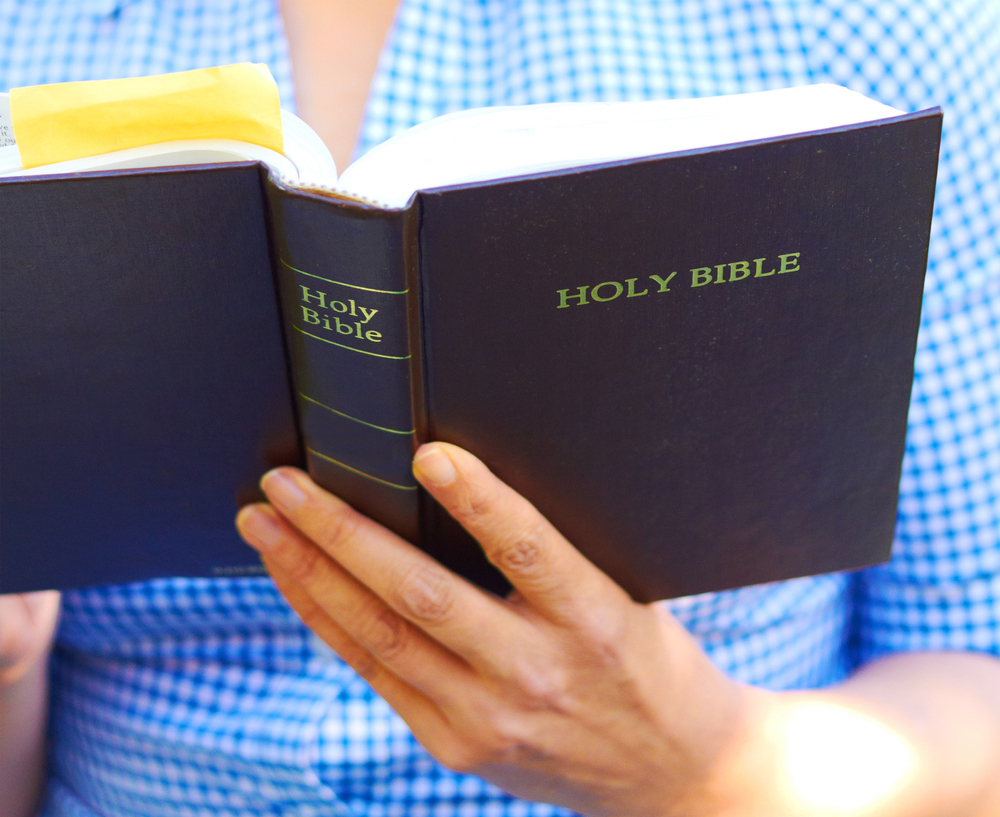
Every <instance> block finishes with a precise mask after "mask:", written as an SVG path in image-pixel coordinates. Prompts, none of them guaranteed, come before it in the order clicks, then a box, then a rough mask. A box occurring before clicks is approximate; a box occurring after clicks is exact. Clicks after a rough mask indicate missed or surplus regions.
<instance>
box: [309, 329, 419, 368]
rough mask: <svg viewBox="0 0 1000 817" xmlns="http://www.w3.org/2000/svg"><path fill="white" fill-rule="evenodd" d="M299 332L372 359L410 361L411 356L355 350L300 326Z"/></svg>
mask: <svg viewBox="0 0 1000 817" xmlns="http://www.w3.org/2000/svg"><path fill="white" fill-rule="evenodd" d="M295 328H296V329H297V330H298V331H299V332H301V333H302V334H303V335H305V336H306V337H307V338H315V339H316V340H321V341H323V343H329V344H331V345H332V346H339V347H340V348H341V349H350V350H351V351H352V352H357V353H358V354H361V355H371V356H372V357H384V358H387V359H388V360H409V359H410V355H380V354H378V353H377V352H366V351H365V350H364V349H355V348H354V347H353V346H346V345H344V344H343V343H337V342H336V341H333V340H328V339H327V338H321V337H320V336H319V335H313V334H312V333H310V332H307V331H306V330H305V329H302V328H300V327H298V326H296V327H295Z"/></svg>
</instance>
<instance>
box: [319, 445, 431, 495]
mask: <svg viewBox="0 0 1000 817" xmlns="http://www.w3.org/2000/svg"><path fill="white" fill-rule="evenodd" d="M307 451H309V453H310V454H315V455H316V456H317V457H321V458H322V459H324V460H326V461H327V462H332V463H333V464H334V465H339V466H340V467H341V468H344V469H346V470H348V471H351V472H353V473H355V474H358V475H359V476H362V477H365V478H366V479H370V480H373V481H374V482H381V483H382V484H383V485H388V486H389V487H390V488H398V489H399V490H401V491H415V490H417V486H416V485H397V484H396V483H395V482H388V481H387V480H384V479H379V478H378V477H373V476H372V475H371V474H366V473H365V472H364V471H359V470H358V469H357V468H351V466H350V465H345V464H344V463H342V462H339V461H338V460H335V459H334V458H333V457H328V456H327V455H326V454H321V453H320V452H319V451H316V450H314V449H312V448H309V449H307Z"/></svg>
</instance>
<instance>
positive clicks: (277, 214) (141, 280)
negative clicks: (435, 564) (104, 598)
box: [0, 111, 940, 600]
mask: <svg viewBox="0 0 1000 817" xmlns="http://www.w3.org/2000/svg"><path fill="white" fill-rule="evenodd" d="M939 135H940V113H939V112H937V111H930V112H924V113H922V114H914V115H909V116H904V117H899V118H897V119H893V120H887V121H883V122H880V123H877V124H872V125H862V126H851V127H847V128H841V129H838V130H835V131H830V132H822V133H815V134H808V135H803V136H796V137H789V138H784V139H776V140H767V141H765V142H761V143H752V144H746V145H734V146H727V147H724V148H716V149H706V150H701V151H693V152H690V153H686V154H676V155H670V156H663V157H654V158H651V159H639V160H633V161H628V162H621V163H616V164H614V165H610V166H605V167H598V168H582V169H578V170H575V171H562V172H557V173H549V174H543V175H540V176H537V177H529V178H520V179H508V180H501V181H497V182H491V183H481V184H472V185H464V186H458V187H452V188H442V189H438V190H427V191H423V192H421V193H418V194H417V196H416V197H415V199H414V200H413V201H412V202H411V205H410V206H409V207H408V208H406V209H404V210H381V209H379V208H377V207H373V206H370V205H365V204H360V203H351V202H345V201H342V200H337V199H333V198H329V197H326V196H323V195H321V194H319V193H315V192H305V191H298V190H293V189H289V188H287V187H285V186H284V185H282V184H280V183H277V182H275V181H274V180H272V179H268V178H267V177H266V175H265V174H263V172H262V171H260V170H259V169H258V168H257V167H255V166H252V165H234V166H213V167H203V168H182V169H162V170H156V171H125V172H112V173H104V174H87V175H84V176H79V177H75V178H51V179H44V180H41V179H35V180H21V181H10V182H4V183H3V184H2V185H0V197H2V198H0V206H2V208H3V212H4V214H5V217H4V219H3V221H2V226H0V230H2V232H0V240H2V247H3V255H4V262H3V274H2V285H3V296H2V308H3V325H2V331H3V339H2V355H3V360H2V377H3V392H2V401H3V403H2V414H0V422H2V445H3V457H2V471H0V498H2V503H3V507H2V517H0V523H2V525H3V531H2V533H3V554H2V565H0V570H2V572H0V590H3V591H4V592H6V591H11V590H25V589H34V588H41V587H53V586H54V587H69V586H81V585H86V584H93V583H108V582H121V581H129V580H134V579H142V578H150V577H154V576H168V575H240V574H252V573H254V572H259V570H260V567H259V564H257V562H256V560H255V556H254V554H253V553H252V551H250V550H249V548H247V547H246V546H245V545H242V544H241V543H240V542H239V540H238V538H237V537H236V535H235V533H234V532H233V529H232V520H233V516H234V514H235V512H236V509H237V508H238V507H239V505H240V504H241V503H242V502H245V501H249V500H250V499H252V498H254V497H255V496H256V494H255V490H256V489H255V485H256V481H257V479H258V477H259V476H260V474H261V473H263V471H264V470H266V469H267V468H268V467H270V466H272V465H275V464H279V463H297V462H305V463H307V464H308V467H309V469H310V471H311V472H312V473H313V475H314V476H315V477H316V478H317V479H318V481H320V483H321V484H323V485H325V486H327V487H329V488H330V489H331V490H334V491H335V492H337V493H338V494H340V495H342V496H344V497H345V498H347V499H348V501H350V502H351V503H352V504H354V505H355V507H358V508H359V509H360V510H363V511H364V512H365V513H367V514H369V515H371V516H373V517H374V518H376V519H378V520H379V521H381V522H383V523H384V524H386V525H388V526H389V527H391V528H392V529H394V530H396V531H397V532H399V533H401V534H402V535H404V536H406V537H407V538H409V539H411V540H413V541H416V542H417V543H418V544H420V546H421V547H423V548H424V549H426V550H427V551H428V552H430V553H431V554H432V555H434V556H436V557H437V558H439V559H441V561H443V562H444V563H445V564H447V565H449V566H451V567H453V568H454V569H456V570H458V571H459V572H461V573H462V574H464V575H466V576H469V577H470V578H472V579H473V580H475V581H477V582H479V583H480V584H483V585H484V586H487V587H490V588H492V589H494V590H497V591H498V592H502V590H503V587H504V585H503V582H502V581H500V580H498V574H497V573H496V572H495V571H494V570H493V568H491V567H490V566H489V565H488V564H487V563H486V562H485V559H483V557H482V555H481V553H480V552H479V550H478V548H477V547H476V545H475V543H474V542H472V541H471V540H469V538H468V537H467V536H465V535H464V534H463V533H462V532H461V531H460V530H458V529H457V526H456V525H455V524H454V523H453V522H452V521H451V520H450V519H449V518H448V517H447V516H446V514H444V513H443V512H442V511H441V509H440V508H438V507H437V506H436V505H435V504H434V503H433V502H432V501H431V500H430V499H429V498H428V497H427V496H426V495H424V494H422V492H421V491H420V490H419V489H418V488H417V486H416V484H415V483H414V482H413V480H412V476H411V475H410V473H409V457H410V455H411V453H412V451H413V449H414V447H415V446H416V445H418V444H419V443H420V442H423V441H426V440H432V439H438V440H445V441H449V442H454V443H457V444H459V445H463V446H465V447H467V448H469V449H470V450H472V451H473V452H474V453H476V454H477V455H479V456H480V457H482V458H483V459H484V460H485V461H486V462H487V464H488V465H489V466H490V467H491V468H493V469H494V470H495V471H496V473H497V474H498V475H499V476H501V477H502V478H503V479H505V480H507V481H508V482H510V483H511V484H512V485H513V486H514V487H515V488H516V489H518V490H519V491H521V492H522V493H524V494H525V495H526V496H527V497H528V498H529V499H530V500H531V501H532V502H534V503H535V504H536V505H537V506H538V507H539V509H540V510H542V512H543V513H545V514H546V515H547V516H549V517H550V518H551V519H552V521H553V522H554V523H555V524H556V526H557V527H558V528H559V529H560V530H562V532H563V533H564V534H566V536H567V537H568V538H569V539H570V541H572V542H574V543H575V544H576V545H577V546H579V547H580V548H581V550H582V551H583V552H584V553H585V554H586V555H587V556H588V557H590V558H591V559H592V560H594V561H595V563H597V564H598V565H599V566H601V567H602V568H604V569H605V570H606V571H607V572H608V573H609V574H610V575H612V576H613V577H614V578H615V579H616V580H617V581H619V582H620V583H621V584H622V585H623V586H624V587H625V588H626V589H627V590H629V591H630V592H631V593H632V594H633V595H634V596H635V597H636V598H637V599H643V600H650V599H654V598H663V597H668V596H676V595H684V594H688V593H695V592H701V591H704V590H713V589H722V588H725V587H734V586H738V585H743V584H750V583H756V582H761V581H770V580H775V579H780V578H789V577H792V576H798V575H805V574H808V573H817V572H825V571H829V570H837V569H846V568H853V567H860V566H863V565H867V564H872V563H875V562H878V561H882V560H884V559H886V558H887V557H888V555H889V547H890V544H891V539H892V529H893V524H894V520H895V504H896V492H897V488H898V479H899V469H900V463H901V459H902V453H903V445H904V435H905V427H906V413H907V405H908V400H909V390H910V385H911V381H912V363H913V353H914V349H915V340H916V331H917V325H918V322H919V310H920V300H921V291H922V282H923V272H924V267H925V263H926V250H927V240H928V232H929V224H930V214H931V207H932V202H933V190H934V179H935V169H936V163H937V149H938V143H939ZM10 214H14V216H13V217H11V215H10Z"/></svg>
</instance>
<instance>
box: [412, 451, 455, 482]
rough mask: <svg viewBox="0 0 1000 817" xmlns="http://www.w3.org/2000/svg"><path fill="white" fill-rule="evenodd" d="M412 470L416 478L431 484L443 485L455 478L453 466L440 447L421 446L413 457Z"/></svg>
mask: <svg viewBox="0 0 1000 817" xmlns="http://www.w3.org/2000/svg"><path fill="white" fill-rule="evenodd" d="M413 471H414V473H415V474H416V475H417V477H418V478H420V479H422V480H423V481H424V482H429V483H430V484H431V485H439V486H444V485H448V484H450V483H451V482H453V481H454V480H455V466H454V465H453V464H452V461H451V458H450V457H449V456H448V455H447V454H445V453H444V451H442V450H441V449H440V448H438V447H436V446H433V447H431V448H422V449H420V451H418V452H417V456H416V457H414V458H413Z"/></svg>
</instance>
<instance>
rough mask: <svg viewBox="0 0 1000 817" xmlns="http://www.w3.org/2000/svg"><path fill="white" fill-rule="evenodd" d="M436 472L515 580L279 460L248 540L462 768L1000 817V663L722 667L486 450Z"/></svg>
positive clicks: (950, 658)
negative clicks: (499, 587)
mask: <svg viewBox="0 0 1000 817" xmlns="http://www.w3.org/2000/svg"><path fill="white" fill-rule="evenodd" d="M414 473H415V475H416V477H417V479H418V480H419V481H420V482H421V484H422V485H423V486H424V487H425V488H426V489H427V490H428V491H429V492H430V493H431V494H432V495H433V496H434V497H435V498H436V499H437V500H438V501H439V502H440V503H441V504H442V505H443V506H444V507H445V508H446V509H447V510H448V511H449V512H450V513H451V514H452V515H453V516H454V517H455V518H456V519H458V521H459V522H461V523H462V524H463V525H464V526H465V527H466V528H467V529H468V530H469V531H470V533H472V534H473V535H474V536H475V537H476V538H477V539H478V541H479V542H480V544H481V545H482V546H483V548H484V551H485V552H486V555H487V556H488V558H489V559H490V560H491V561H492V562H493V563H494V564H495V565H496V566H497V567H498V568H500V570H502V571H503V573H504V574H505V575H506V576H507V578H508V579H509V580H510V582H511V584H512V585H513V587H514V591H513V593H512V594H511V595H510V596H509V597H507V598H505V599H501V598H498V597H496V596H493V595H491V594H488V593H486V592H484V591H482V590H480V589H478V588H476V587H474V586H473V585H471V584H469V583H468V582H466V581H465V580H463V579H461V578H460V577H458V576H456V575H454V574H453V573H451V572H449V571H448V570H446V569H445V568H444V567H442V566H441V565H439V564H437V563H436V562H434V561H433V560H432V559H430V558H429V557H428V556H426V555H425V554H423V553H422V552H421V551H419V550H418V549H416V548H415V547H413V546H412V545H410V544H408V543H407V542H404V541H402V540H401V539H399V538H398V537H396V536H395V535H393V534H392V533H390V532H388V531H387V530H385V529H384V528H381V527H380V526H378V525H377V524H375V523H374V522H372V521H370V520H368V519H366V518H365V517H363V516H361V515H360V514H358V513H356V512H355V511H353V510H352V509H351V508H350V507H349V506H347V505H346V504H345V503H343V502H341V501H340V500H338V499H336V498H335V497H333V496H331V495H330V494H327V493H326V492H324V491H323V490H321V489H320V488H318V487H316V486H315V485H314V484H313V483H312V482H311V481H310V480H309V478H308V477H307V476H306V475H304V474H302V473H301V472H299V471H296V470H295V469H287V468H286V469H278V470H276V471H272V472H270V473H269V474H267V475H266V476H265V477H264V479H263V481H262V485H263V488H264V491H265V492H266V494H267V496H268V498H269V499H270V501H271V504H270V505H266V504H258V505H254V506H250V507H247V508H245V509H244V510H243V511H242V512H241V513H240V515H239V517H238V527H239V529H240V532H241V533H242V534H243V536H244V538H245V539H246V540H247V541H248V542H249V543H250V544H251V545H252V546H253V547H255V548H256V549H257V550H259V551H260V553H261V556H262V558H263V560H264V563H265V564H266V565H267V567H268V569H269V571H270V572H271V575H272V576H273V577H274V579H275V581H276V582H277V584H278V586H279V588H280V589H281V590H282V592H283V593H284V594H285V596H286V598H287V599H288V600H289V602H290V603H291V604H292V606H293V607H294V608H295V609H296V610H297V611H298V613H299V615H300V616H301V617H302V619H303V620H304V621H305V623H306V624H307V625H308V626H310V627H311V628H312V629H313V630H314V631H315V632H316V633H317V634H318V635H319V636H320V637H321V638H323V639H324V640H325V641H326V642H327V643H328V644H329V645H330V646H331V647H333V648H334V649H335V650H336V651H337V652H338V653H339V654H340V655H341V656H342V657H343V658H344V660H345V661H347V662H348V663H349V664H350V665H351V666H353V667H354V668H355V669H356V670H357V671H358V672H359V673H360V674H361V675H362V676H363V677H364V678H365V679H366V680H367V681H368V682H369V683H370V684H371V685H372V687H373V688H374V689H375V690H376V691H377V692H378V693H379V694H380V695H382V696H383V697H384V698H385V699H386V700H387V701H388V702H389V704H391V705H392V706H393V707H394V708H395V709H396V711H397V712H398V713H399V714H400V715H401V716H402V717H403V719H404V720H406V722H407V723H408V724H409V725H410V727H411V728H412V729H413V732H414V734H415V735H416V737H417V738H418V739H419V740H420V741H421V742H422V743H423V744H424V746H425V747H426V748H427V749H428V751H429V752H430V753H431V754H432V755H434V756H435V757H437V758H438V759H439V760H440V761H441V762H442V763H444V764H445V765H447V766H449V767H451V768H453V769H456V770H458V771H461V772H467V773H471V774H476V775H479V776H481V777H484V778H486V779H487V780H490V781H492V782H494V783H496V784H497V785H498V786H500V787H501V788H503V789H505V790H507V791H509V792H511V793H513V794H515V795H518V796H521V797H525V798H527V799H532V800H540V801H545V802H550V803H555V804H558V805H564V806H568V807H570V808H573V809H575V810H577V811H580V812H582V813H584V814H587V815H593V817H604V816H605V815H607V816H608V817H610V815H617V817H631V816H632V815H634V816H635V817H638V816H639V815H678V817H680V815H684V816H685V817H702V815H705V817H707V816H708V815H713V817H714V816H715V815H719V816H720V817H721V815H727V816H728V815H732V816H733V817H736V815H739V817H758V815H759V817H782V816H783V815H810V816H812V815H815V817H828V816H829V817H833V816H834V815H836V816H837V817H846V815H870V816H871V817H876V815H878V816H881V815H886V816H889V815H891V816H892V817H945V816H946V815H970V816H971V817H996V815H1000V661H998V660H996V659H994V658H992V657H989V656H985V655H977V654H963V653H910V654H904V655H898V656H895V657H892V658H889V659H885V660H883V661H880V662H876V663H873V664H871V665H869V666H867V667H864V668H863V669H861V670H860V671H859V672H858V673H857V674H856V675H855V676H854V677H852V678H851V679H850V680H848V681H847V682H846V683H844V684H841V685H840V686H838V687H835V688H832V689H828V690H822V691H811V692H793V693H773V692H766V691H764V690H760V689H756V688H753V687H750V686H746V685H743V684H739V683H737V682H735V681H733V680H731V679H729V678H727V677H726V676H725V675H724V674H723V673H721V672H720V671H719V670H718V669H716V668H715V667H714V666H713V665H712V663H711V662H710V661H709V659H708V658H707V656H706V655H705V654H704V652H703V651H702V650H701V649H700V648H699V647H698V645H697V644H696V642H695V641H694V639H693V638H692V637H691V636H690V635H689V634H688V633H687V632H686V631H685V630H684V628H683V627H682V626H681V625H680V624H679V623H678V622H677V621H676V620H675V619H674V618H673V617H672V616H671V615H670V614H669V613H668V612H667V611H666V610H665V609H664V608H663V606H662V605H642V604H637V603H635V602H633V601H632V600H631V599H630V598H629V597H628V596H627V595H626V593H625V592H624V591H623V590H621V588H619V587H618V586H617V585H615V584H614V582H612V581H611V580H610V579H609V578H608V577H607V576H605V575H604V574H603V573H601V572H600V571H599V570H598V569H597V568H596V567H594V566H593V565H591V564H590V563H589V562H588V561H587V560H586V559H585V558H584V557H583V556H582V555H580V554H579V553H578V552H577V551H576V550H575V549H574V548H573V547H572V545H571V544H570V543H568V542H567V541H566V540H565V539H564V538H563V537H562V536H561V535H560V534H559V533H558V532H557V531H556V530H555V529H554V528H553V527H552V526H551V525H550V524H549V523H548V522H547V521H546V520H544V519H543V518H542V517H541V516H540V515H539V514H538V512H537V511H536V510H535V509H534V508H533V507H532V506H531V505H530V504H529V503H528V502H527V501H526V500H524V499H523V498H522V497H520V496H518V495H517V494H516V493H515V492H514V491H512V490H511V489H510V488H509V487H507V486H505V485H504V484H503V483H501V482H500V481H499V480H498V479H497V478H496V477H495V476H493V475H492V474H491V473H490V472H489V471H488V470H487V469H486V467H485V466H484V465H483V464H482V463H481V462H479V461H478V460H477V459H476V458H475V457H473V456H472V455H471V454H469V453H467V452H465V451H463V450H461V449H459V448H456V447H454V446H450V445H446V444H441V443H435V444H431V445H427V446H424V447H422V448H421V449H420V450H419V451H418V452H417V456H416V458H415V461H414Z"/></svg>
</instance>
